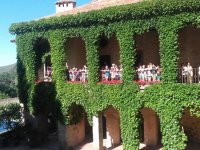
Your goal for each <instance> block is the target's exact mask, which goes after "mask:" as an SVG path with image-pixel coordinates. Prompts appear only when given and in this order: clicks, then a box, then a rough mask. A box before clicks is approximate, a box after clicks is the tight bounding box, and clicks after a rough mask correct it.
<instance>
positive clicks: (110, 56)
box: [99, 35, 122, 83]
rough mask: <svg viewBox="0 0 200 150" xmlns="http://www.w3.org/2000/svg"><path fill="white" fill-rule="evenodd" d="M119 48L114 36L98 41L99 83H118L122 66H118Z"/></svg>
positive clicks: (103, 37)
mask: <svg viewBox="0 0 200 150" xmlns="http://www.w3.org/2000/svg"><path fill="white" fill-rule="evenodd" d="M119 51H120V48H119V43H118V41H117V38H116V36H115V35H113V36H112V37H111V38H109V39H108V38H107V37H105V36H101V37H100V39H99V67H100V81H101V82H105V83H107V82H108V83H111V82H114V83H116V82H120V80H121V78H122V66H121V64H120V61H119V60H120V54H119Z"/></svg>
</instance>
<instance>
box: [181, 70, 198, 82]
mask: <svg viewBox="0 0 200 150" xmlns="http://www.w3.org/2000/svg"><path fill="white" fill-rule="evenodd" d="M178 83H200V68H192V69H191V70H187V69H184V68H179V69H178Z"/></svg>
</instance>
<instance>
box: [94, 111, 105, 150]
mask: <svg viewBox="0 0 200 150" xmlns="http://www.w3.org/2000/svg"><path fill="white" fill-rule="evenodd" d="M92 129H93V150H103V124H102V114H99V115H98V116H97V117H96V116H93V128H92Z"/></svg>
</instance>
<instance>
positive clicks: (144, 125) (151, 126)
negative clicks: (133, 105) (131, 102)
mask: <svg viewBox="0 0 200 150" xmlns="http://www.w3.org/2000/svg"><path fill="white" fill-rule="evenodd" d="M140 114H141V120H142V121H141V126H140V137H141V138H140V143H141V144H140V150H144V149H146V148H148V149H152V150H153V149H159V147H161V132H160V121H159V117H158V115H157V114H156V112H155V111H154V110H152V109H151V108H142V109H141V110H140Z"/></svg>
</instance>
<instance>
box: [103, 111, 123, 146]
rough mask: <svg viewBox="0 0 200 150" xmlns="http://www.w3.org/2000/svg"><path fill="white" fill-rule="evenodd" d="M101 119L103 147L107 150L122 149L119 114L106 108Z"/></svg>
mask: <svg viewBox="0 0 200 150" xmlns="http://www.w3.org/2000/svg"><path fill="white" fill-rule="evenodd" d="M103 117H105V118H104V119H103V135H104V136H103V146H104V147H105V148H106V149H108V150H112V149H122V145H121V131H120V115H119V112H118V111H117V110H116V109H115V108H113V107H108V108H107V109H106V110H104V114H103Z"/></svg>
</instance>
